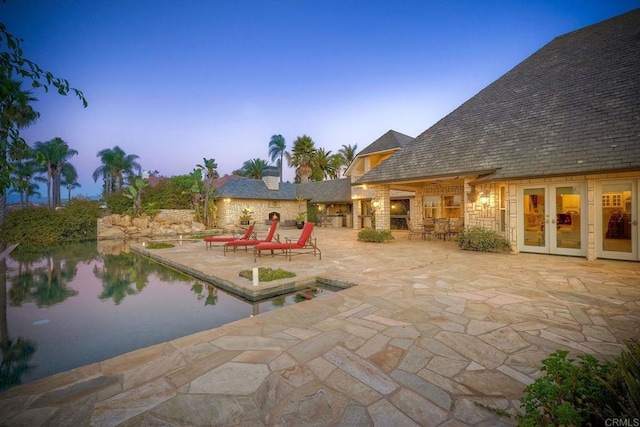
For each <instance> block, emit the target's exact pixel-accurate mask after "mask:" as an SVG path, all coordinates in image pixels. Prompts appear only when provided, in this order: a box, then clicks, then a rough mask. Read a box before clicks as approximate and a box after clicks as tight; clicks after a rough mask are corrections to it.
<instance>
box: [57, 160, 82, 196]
mask: <svg viewBox="0 0 640 427" xmlns="http://www.w3.org/2000/svg"><path fill="white" fill-rule="evenodd" d="M61 184H62V185H64V187H65V188H66V189H67V202H70V201H71V190H73V189H74V188H78V187H81V185H80V183H79V182H78V172H77V171H76V168H75V167H73V165H72V164H71V163H67V164H65V165H64V166H63V167H62V181H61Z"/></svg>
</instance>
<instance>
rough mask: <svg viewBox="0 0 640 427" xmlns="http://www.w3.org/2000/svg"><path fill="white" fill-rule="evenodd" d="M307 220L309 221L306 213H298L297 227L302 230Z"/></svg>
mask: <svg viewBox="0 0 640 427" xmlns="http://www.w3.org/2000/svg"><path fill="white" fill-rule="evenodd" d="M306 219H307V213H306V212H298V215H297V216H296V227H297V228H298V230H302V228H303V227H304V221H305V220H306Z"/></svg>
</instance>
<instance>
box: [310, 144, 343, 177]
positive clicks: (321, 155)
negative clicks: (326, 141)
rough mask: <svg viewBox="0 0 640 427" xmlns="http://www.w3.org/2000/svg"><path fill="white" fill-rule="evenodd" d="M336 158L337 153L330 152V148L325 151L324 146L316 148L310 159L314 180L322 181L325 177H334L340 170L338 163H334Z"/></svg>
mask: <svg viewBox="0 0 640 427" xmlns="http://www.w3.org/2000/svg"><path fill="white" fill-rule="evenodd" d="M336 159H338V157H337V155H336V154H331V150H329V151H327V150H325V149H324V148H318V149H317V150H316V151H315V153H314V155H313V160H312V167H313V172H312V173H311V177H312V179H313V180H314V181H322V180H323V179H327V178H329V179H335V178H336V177H337V176H338V174H339V171H340V164H339V163H336ZM338 162H339V160H338Z"/></svg>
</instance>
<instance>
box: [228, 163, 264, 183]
mask: <svg viewBox="0 0 640 427" xmlns="http://www.w3.org/2000/svg"><path fill="white" fill-rule="evenodd" d="M267 166H269V162H268V161H267V160H263V159H251V160H247V161H245V162H244V163H243V164H242V168H241V169H239V170H237V171H234V174H235V175H240V176H246V177H248V178H255V179H260V178H262V172H263V171H264V169H265V168H266V167H267Z"/></svg>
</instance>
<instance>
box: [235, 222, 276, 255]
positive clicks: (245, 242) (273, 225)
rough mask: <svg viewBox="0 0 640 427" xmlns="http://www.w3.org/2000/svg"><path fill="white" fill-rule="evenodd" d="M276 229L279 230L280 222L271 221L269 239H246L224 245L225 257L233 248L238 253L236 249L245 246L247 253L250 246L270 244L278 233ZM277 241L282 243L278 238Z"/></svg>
mask: <svg viewBox="0 0 640 427" xmlns="http://www.w3.org/2000/svg"><path fill="white" fill-rule="evenodd" d="M276 228H278V221H271V226H270V227H269V232H268V233H267V237H265V238H264V239H256V238H254V239H244V240H233V241H231V242H227V243H225V244H224V247H223V248H224V255H225V256H227V250H228V249H230V248H233V251H234V252H235V251H236V248H237V247H239V246H244V250H245V252H246V251H247V250H248V248H249V246H255V245H257V244H259V243H270V242H271V241H272V240H273V235H274V233H275V232H276ZM276 240H277V241H278V242H280V239H279V238H278V237H277V236H276Z"/></svg>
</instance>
